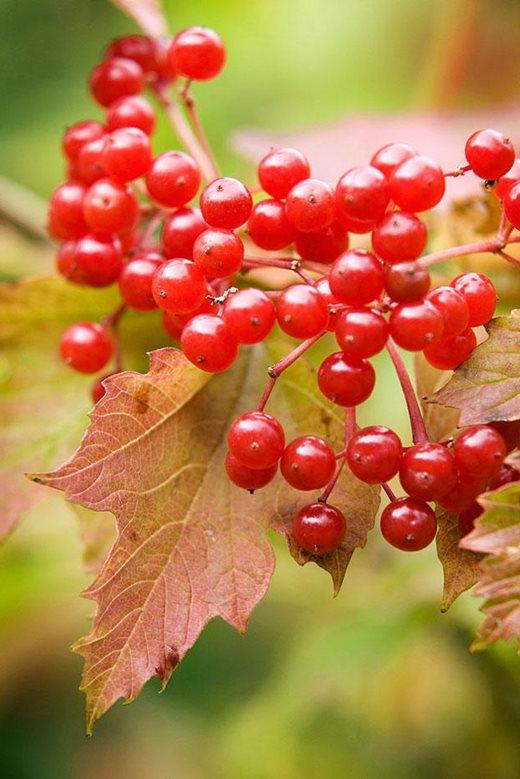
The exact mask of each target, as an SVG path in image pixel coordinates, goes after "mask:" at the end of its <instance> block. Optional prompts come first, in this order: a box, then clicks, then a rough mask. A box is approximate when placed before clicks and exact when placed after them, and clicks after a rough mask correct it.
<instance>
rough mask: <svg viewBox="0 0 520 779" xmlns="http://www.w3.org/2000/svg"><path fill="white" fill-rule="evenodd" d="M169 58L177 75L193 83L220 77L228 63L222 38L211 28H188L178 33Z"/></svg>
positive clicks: (172, 43)
mask: <svg viewBox="0 0 520 779" xmlns="http://www.w3.org/2000/svg"><path fill="white" fill-rule="evenodd" d="M169 56H170V60H171V64H172V66H173V68H174V69H175V71H176V72H177V73H180V74H181V76H185V77H186V78H189V79H190V80H192V81H208V80H209V79H212V78H215V76H218V74H219V73H220V71H221V70H222V68H223V67H224V63H225V61H226V50H225V48H224V44H223V42H222V38H221V37H220V36H219V35H218V34H217V33H216V32H215V31H214V30H210V29H209V27H188V28H187V29H186V30H182V31H181V32H179V33H177V35H176V36H175V38H174V39H173V41H172V42H171V44H170V51H169Z"/></svg>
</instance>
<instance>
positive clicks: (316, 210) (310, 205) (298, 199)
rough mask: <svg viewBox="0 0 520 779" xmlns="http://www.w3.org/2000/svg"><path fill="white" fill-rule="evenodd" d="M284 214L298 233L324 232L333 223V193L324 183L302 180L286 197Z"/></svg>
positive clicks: (314, 180) (317, 180) (315, 180)
mask: <svg viewBox="0 0 520 779" xmlns="http://www.w3.org/2000/svg"><path fill="white" fill-rule="evenodd" d="M285 213H286V215H287V219H288V220H289V222H290V223H291V224H292V226H293V227H294V229H295V230H298V232H300V233H312V232H316V231H318V230H324V229H325V228H326V227H328V226H329V225H331V224H332V222H333V221H334V193H333V191H332V189H331V187H330V186H329V185H328V184H326V183H325V182H324V181H320V180H319V179H303V180H302V181H299V182H298V184H295V185H294V187H293V188H292V189H291V191H290V192H289V194H288V195H287V200H286V202H285Z"/></svg>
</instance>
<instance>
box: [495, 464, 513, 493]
mask: <svg viewBox="0 0 520 779" xmlns="http://www.w3.org/2000/svg"><path fill="white" fill-rule="evenodd" d="M519 480H520V471H517V469H516V468H513V466H512V465H506V464H504V465H502V467H501V468H500V470H499V472H498V473H497V474H495V476H493V478H492V479H491V481H490V482H489V489H490V490H497V489H498V488H499V487H503V486H504V485H505V484H512V483H513V482H515V481H519Z"/></svg>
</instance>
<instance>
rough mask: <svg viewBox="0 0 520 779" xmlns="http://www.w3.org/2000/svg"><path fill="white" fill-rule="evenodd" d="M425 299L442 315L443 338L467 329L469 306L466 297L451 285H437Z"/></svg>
mask: <svg viewBox="0 0 520 779" xmlns="http://www.w3.org/2000/svg"><path fill="white" fill-rule="evenodd" d="M426 300H427V301H428V302H429V303H431V304H432V306H435V308H436V309H437V311H439V313H440V314H441V315H442V319H443V322H444V330H443V331H442V335H443V337H444V338H446V337H447V336H451V335H458V334H459V333H462V332H463V331H464V330H466V329H467V327H468V323H469V308H468V304H467V302H466V299H465V298H464V297H463V296H462V295H461V294H459V293H458V292H457V290H456V289H454V288H453V287H437V288H436V289H432V291H431V292H428V294H427V295H426Z"/></svg>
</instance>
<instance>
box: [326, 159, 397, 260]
mask: <svg viewBox="0 0 520 779" xmlns="http://www.w3.org/2000/svg"><path fill="white" fill-rule="evenodd" d="M389 200H390V190H389V186H388V181H387V179H386V176H385V175H384V174H383V173H381V171H380V170H378V169H377V168H374V167H372V166H371V165H360V166H358V167H357V168H352V169H351V170H349V171H347V172H346V173H345V174H344V175H343V176H342V177H341V178H340V180H339V181H338V185H337V187H336V205H337V208H338V210H339V211H340V212H341V213H342V214H344V215H345V216H347V217H352V218H354V219H362V220H365V221H367V220H369V221H370V220H378V219H381V218H382V216H383V215H384V213H385V211H386V207H387V205H388V202H389ZM403 259H405V258H403Z"/></svg>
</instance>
